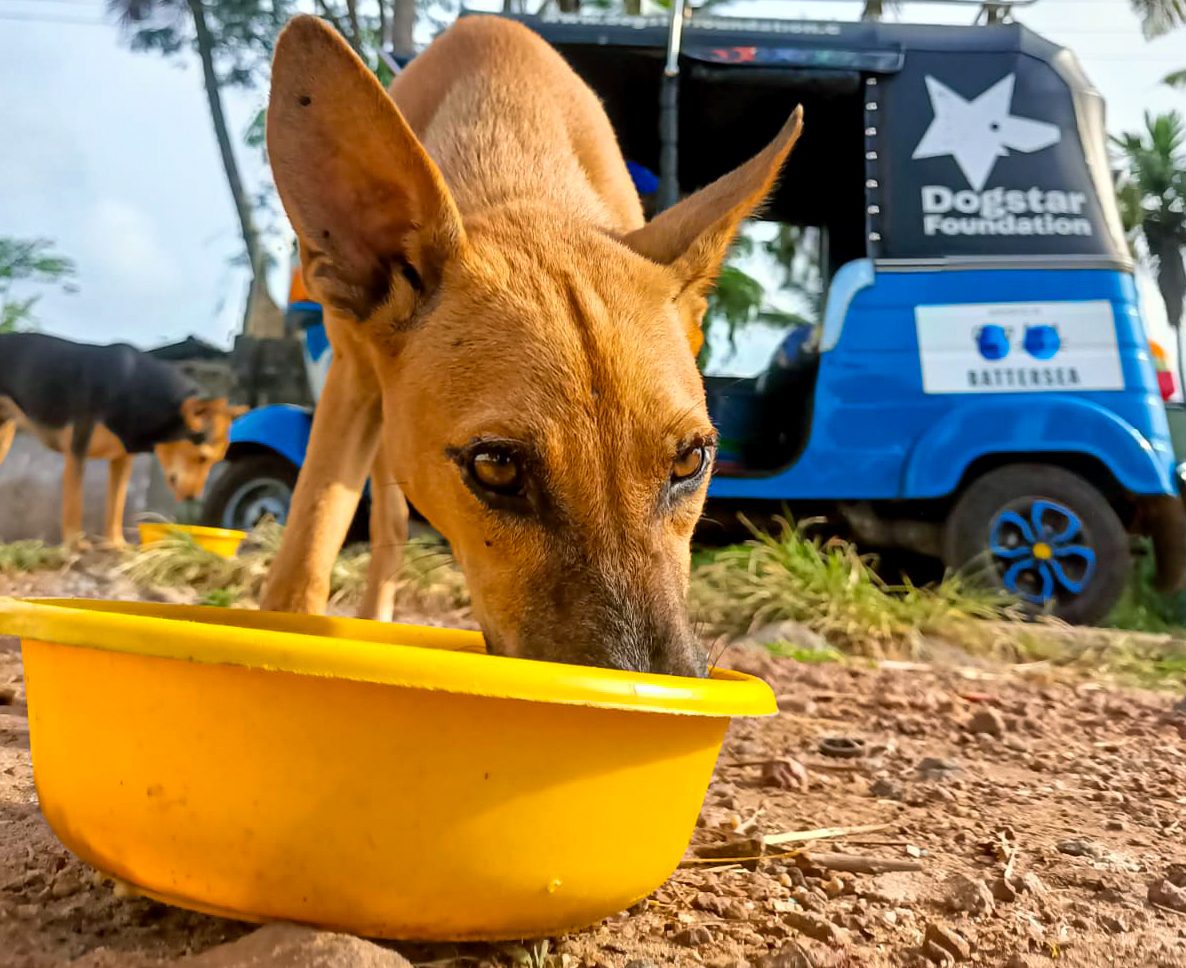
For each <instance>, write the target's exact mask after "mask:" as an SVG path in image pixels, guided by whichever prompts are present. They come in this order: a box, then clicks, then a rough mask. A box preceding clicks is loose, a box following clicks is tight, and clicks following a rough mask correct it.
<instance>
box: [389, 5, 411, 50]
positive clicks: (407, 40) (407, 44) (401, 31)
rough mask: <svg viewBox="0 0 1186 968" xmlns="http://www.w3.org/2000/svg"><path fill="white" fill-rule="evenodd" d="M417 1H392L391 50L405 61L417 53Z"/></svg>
mask: <svg viewBox="0 0 1186 968" xmlns="http://www.w3.org/2000/svg"><path fill="white" fill-rule="evenodd" d="M415 31H416V0H392V5H391V50H392V53H394V54H395V56H396V57H397V58H398V59H400V60H404V59H405V58H408V57H412V56H414V55H415V53H416V41H415Z"/></svg>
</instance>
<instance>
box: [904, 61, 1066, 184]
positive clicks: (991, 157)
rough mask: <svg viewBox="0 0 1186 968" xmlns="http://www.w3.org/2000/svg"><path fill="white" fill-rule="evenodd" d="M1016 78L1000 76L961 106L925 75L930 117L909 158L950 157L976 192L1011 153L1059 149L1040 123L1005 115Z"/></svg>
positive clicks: (1054, 132) (1052, 132) (1051, 129)
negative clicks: (996, 166) (1000, 159)
mask: <svg viewBox="0 0 1186 968" xmlns="http://www.w3.org/2000/svg"><path fill="white" fill-rule="evenodd" d="M1014 80H1015V75H1013V74H1009V75H1007V76H1005V77H1002V78H1001V79H1000V80H999V81H997V83H996V84H994V85H993V86H992V87H990V88H989V89H988V90H987V91H985V92H984V93H983V94H981V95H980V96H979V97H976V98H973V99H972V100H971V101H965V100H964V99H963V98H962V97H960V96H959V95H958V94H956V93H955V91H953V90H952V89H951V88H949V87H948V86H947V85H945V84H943V83H942V82H940V81H937V80H935V78H933V77H930V76H928V77H927V79H926V82H927V92H928V93H929V94H930V95H931V110H932V111H934V114H935V117H934V119H933V120H932V121H931V126H930V127H929V128H927V131H926V134H924V135H923V136H922V140H921V141H920V142H919V143H918V147H917V148H915V149H914V154H913V155H912V157H913V158H916V159H917V158H938V157H940V156H941V155H950V156H951V157H952V158H954V159H955V162H956V164H957V165H959V166H960V170H961V171H962V172H963V173H964V177H965V178H966V179H967V180H968V184H969V185H971V186H972V187H973V188H974V189H976V191H980V189H982V188H983V187H984V184H985V182H987V181H988V178H989V175H991V174H992V169H993V166H994V165H995V164H996V163H997V159H998V158H1004V157H1005V156H1006V155H1007V154H1008V153H1009V151H1010V150H1013V151H1023V152H1025V153H1027V154H1028V153H1030V152H1033V151H1041V150H1042V149H1043V148H1049V147H1050V146H1051V145H1054V144H1058V142H1059V140H1060V139H1061V138H1062V132H1061V131H1059V129H1058V126H1057V125H1053V124H1048V123H1046V122H1045V121H1034V120H1032V119H1030V118H1020V117H1018V116H1017V115H1015V114H1010V113H1009V107H1010V105H1011V104H1012V101H1013V83H1014Z"/></svg>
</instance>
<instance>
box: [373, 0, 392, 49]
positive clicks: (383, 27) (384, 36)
mask: <svg viewBox="0 0 1186 968" xmlns="http://www.w3.org/2000/svg"><path fill="white" fill-rule="evenodd" d="M376 4H377V5H378V7H379V47H380V48H382V49H384V50H386V49H387V46H388V44H389V43H390V41H391V37H390V36H389V34H388V31H387V0H376Z"/></svg>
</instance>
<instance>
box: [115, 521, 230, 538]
mask: <svg viewBox="0 0 1186 968" xmlns="http://www.w3.org/2000/svg"><path fill="white" fill-rule="evenodd" d="M136 529H137V530H138V531H139V532H140V536H141V537H143V536H144V532H145V531H160V532H163V533H166V534H167V533H168V532H170V531H179V532H181V533H182V534H189V535H193V536H194V537H195V538H237V539H238V540H240V541H242V540H243V539H244V538H246V537H247V532H246V531H236V530H235V529H233V528H211V527H209V526H207V525H204V524H176V523H174V522H172V521H140V522H138V523H137V525H136Z"/></svg>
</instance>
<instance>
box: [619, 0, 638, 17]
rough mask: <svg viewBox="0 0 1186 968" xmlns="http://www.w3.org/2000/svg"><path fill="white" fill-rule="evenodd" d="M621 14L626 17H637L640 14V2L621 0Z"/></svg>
mask: <svg viewBox="0 0 1186 968" xmlns="http://www.w3.org/2000/svg"><path fill="white" fill-rule="evenodd" d="M622 12H623V13H625V14H626V16H627V17H637V16H639V15H640V14H641V13H642V0H622Z"/></svg>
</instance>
